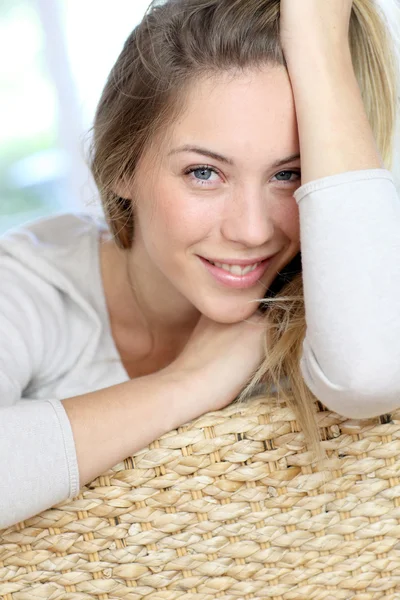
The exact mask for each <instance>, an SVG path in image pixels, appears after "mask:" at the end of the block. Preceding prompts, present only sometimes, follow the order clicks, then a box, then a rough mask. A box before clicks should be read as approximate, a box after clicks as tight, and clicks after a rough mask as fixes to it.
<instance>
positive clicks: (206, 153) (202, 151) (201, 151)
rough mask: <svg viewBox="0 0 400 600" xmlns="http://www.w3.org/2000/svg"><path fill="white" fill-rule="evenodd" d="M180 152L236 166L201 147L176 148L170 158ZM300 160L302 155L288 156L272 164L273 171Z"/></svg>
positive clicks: (223, 157) (232, 162) (220, 155)
mask: <svg viewBox="0 0 400 600" xmlns="http://www.w3.org/2000/svg"><path fill="white" fill-rule="evenodd" d="M180 152H194V153H195V154H202V155H203V156H208V157H209V158H212V159H214V160H218V161H220V162H222V163H225V164H227V165H234V161H233V160H232V159H231V158H227V157H226V156H222V154H218V153H217V152H213V151H212V150H207V148H200V147H199V146H189V145H187V146H180V147H179V148H175V149H174V150H171V152H170V153H169V156H171V154H179V153H180ZM299 158H300V154H292V155H291V156H286V157H285V158H281V159H279V160H277V161H275V162H274V163H272V165H271V168H272V169H278V168H279V167H282V166H283V165H286V164H288V163H291V162H293V161H295V160H298V159H299Z"/></svg>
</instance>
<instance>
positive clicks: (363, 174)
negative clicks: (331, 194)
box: [293, 169, 395, 204]
mask: <svg viewBox="0 0 400 600" xmlns="http://www.w3.org/2000/svg"><path fill="white" fill-rule="evenodd" d="M367 179H375V180H376V179H388V180H389V181H391V182H392V183H393V185H395V181H394V177H393V175H392V173H391V172H390V171H388V170H387V169H362V170H359V171H346V172H345V173H337V174H336V175H329V176H328V177H321V178H320V179H316V180H315V181H309V182H308V183H306V184H305V185H302V186H300V187H299V188H298V189H297V190H296V191H295V192H294V194H293V196H294V198H295V200H296V202H297V204H299V203H300V202H301V200H303V198H305V197H306V196H307V195H308V194H310V193H311V192H316V191H318V190H322V189H328V188H331V187H336V186H340V185H343V184H344V185H345V184H348V183H354V182H356V181H364V180H367Z"/></svg>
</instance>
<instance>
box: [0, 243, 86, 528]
mask: <svg viewBox="0 0 400 600" xmlns="http://www.w3.org/2000/svg"><path fill="white" fill-rule="evenodd" d="M0 281H1V288H0V488H1V491H0V528H4V527H7V526H9V525H12V524H14V523H16V522H18V521H21V520H23V519H26V518H28V517H31V516H33V515H35V514H38V513H39V512H41V511H42V510H45V509H47V508H50V507H51V506H54V505H55V504H57V503H59V502H61V501H63V500H65V499H67V498H69V497H73V496H75V495H76V494H77V493H78V490H79V472H78V464H77V458H76V452H75V444H74V439H73V434H72V429H71V426H70V422H69V420H68V417H67V414H66V412H65V409H64V408H63V405H62V403H61V400H59V399H57V398H49V399H35V400H29V393H27V392H26V391H27V390H29V386H30V383H31V382H32V380H34V379H35V378H36V379H37V380H38V381H39V382H40V376H41V375H42V374H47V373H48V372H50V371H51V370H52V369H53V367H54V365H55V359H56V357H57V356H58V355H59V352H58V347H59V342H60V334H59V332H60V327H61V328H62V327H64V328H65V327H68V324H67V323H66V322H65V314H64V311H63V306H62V302H61V301H60V298H59V297H58V294H57V292H56V290H55V289H54V288H52V287H51V286H50V285H49V284H47V283H46V282H44V281H42V280H41V279H40V277H38V276H36V275H35V274H33V273H32V272H30V271H29V269H26V268H24V267H23V266H22V265H21V264H19V263H18V261H16V260H14V259H13V258H11V257H8V256H7V255H1V256H0Z"/></svg>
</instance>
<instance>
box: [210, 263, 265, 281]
mask: <svg viewBox="0 0 400 600" xmlns="http://www.w3.org/2000/svg"><path fill="white" fill-rule="evenodd" d="M213 264H215V266H216V267H218V268H219V269H223V270H224V271H228V273H232V275H236V276H241V277H243V276H244V275H247V273H251V272H252V271H254V270H255V269H256V268H257V267H258V265H259V264H260V263H255V264H254V265H248V266H247V267H241V266H240V265H227V264H222V263H217V262H216V263H213Z"/></svg>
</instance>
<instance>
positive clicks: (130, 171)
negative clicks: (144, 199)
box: [90, 0, 400, 459]
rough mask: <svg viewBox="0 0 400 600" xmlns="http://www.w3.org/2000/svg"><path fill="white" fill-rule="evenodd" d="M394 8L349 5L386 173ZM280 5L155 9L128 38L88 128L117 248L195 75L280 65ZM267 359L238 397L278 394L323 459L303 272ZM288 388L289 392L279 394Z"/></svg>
mask: <svg viewBox="0 0 400 600" xmlns="http://www.w3.org/2000/svg"><path fill="white" fill-rule="evenodd" d="M391 9H393V11H394V10H395V5H394V4H392V5H391V0H380V1H378V0H354V4H353V11H352V15H351V21H350V34H349V36H350V37H349V39H350V47H351V53H352V58H353V64H354V70H355V74H356V77H357V80H358V83H359V86H360V89H361V93H362V97H363V101H364V104H365V108H366V113H367V116H368V118H369V122H370V125H371V128H372V131H373V133H374V135H375V139H376V141H377V145H378V148H379V150H380V152H381V155H382V158H383V160H384V163H385V166H386V168H388V169H391V167H392V160H393V148H394V133H395V128H396V115H397V101H398V98H397V96H398V92H399V89H400V85H399V55H398V46H397V44H396V39H395V35H396V34H395V32H396V27H399V26H400V18H399V23H398V24H397V25H396V24H395V22H394V16H393V14H392V13H391ZM279 19H280V1H279V0H166V1H165V2H157V1H154V2H153V3H152V4H151V5H150V7H149V9H148V11H147V13H146V15H145V16H144V18H143V20H142V22H141V23H140V24H139V25H138V26H137V27H136V28H135V29H134V30H133V32H132V33H131V35H130V36H129V37H128V39H127V41H126V43H125V45H124V48H123V50H122V52H121V54H120V56H119V58H118V60H117V62H116V63H115V65H114V67H113V69H112V71H111V73H110V75H109V78H108V80H107V83H106V86H105V88H104V90H103V93H102V96H101V99H100V102H99V105H98V108H97V112H96V116H95V122H94V127H93V133H94V135H93V142H92V148H91V160H90V166H91V170H92V173H93V176H94V178H95V181H96V184H97V186H98V189H99V192H100V196H101V200H102V205H103V210H104V213H105V217H106V220H107V222H108V225H109V227H110V230H111V232H112V233H113V235H114V239H115V241H116V243H117V244H118V246H119V247H121V248H124V249H126V248H130V247H131V244H132V240H133V235H134V215H133V208H132V203H131V201H129V200H126V199H124V198H121V197H120V196H119V195H118V194H117V193H116V189H117V188H118V183H119V182H121V181H126V180H127V179H128V180H131V181H132V180H133V179H134V177H135V172H136V167H137V165H138V162H139V160H140V158H141V157H142V156H143V153H144V152H145V151H146V150H148V148H149V147H150V146H151V145H152V143H153V142H154V139H155V137H156V135H158V134H160V132H163V131H164V132H165V131H166V130H167V128H168V127H169V126H170V125H171V124H172V123H173V122H174V121H175V119H176V118H177V116H178V115H179V114H180V112H181V111H182V107H183V104H184V102H183V98H184V95H185V91H186V90H187V89H188V87H189V86H190V83H191V81H193V80H194V78H198V77H199V75H204V74H209V73H215V72H216V73H218V72H220V71H226V70H228V69H232V68H236V69H237V68H239V69H243V68H246V67H251V66H256V65H260V64H270V65H271V66H282V65H283V66H285V67H286V61H285V58H284V55H283V52H282V48H281V44H280V36H279ZM266 302H267V303H268V312H267V313H266V324H267V328H268V331H267V336H266V352H265V360H264V362H263V364H262V366H261V367H260V369H259V371H258V372H257V373H256V375H255V376H254V377H253V379H252V381H251V382H250V383H249V385H248V386H247V387H246V389H245V390H244V392H243V394H242V395H241V396H240V398H239V401H241V400H243V399H244V398H246V397H248V395H249V394H251V393H252V392H254V389H255V386H257V385H258V384H259V382H260V381H264V382H266V381H268V382H270V383H273V384H274V385H275V388H276V391H277V398H279V399H284V400H285V401H286V402H287V404H288V406H289V407H291V408H292V409H293V411H294V412H295V414H296V417H297V419H298V422H299V425H300V427H301V429H302V431H303V434H304V437H305V440H306V441H307V442H308V443H309V445H310V447H311V449H312V450H313V451H314V453H315V455H316V456H317V457H318V458H319V459H322V458H323V457H324V455H325V454H324V452H322V448H321V444H320V441H321V440H320V435H319V429H318V426H317V423H316V420H315V410H316V403H318V400H317V399H316V398H315V396H314V395H313V394H312V393H311V391H310V390H309V389H308V388H307V386H306V385H305V383H304V380H303V377H302V374H301V371H300V358H301V355H302V344H303V340H304V337H305V332H306V320H305V307H304V296H303V281H302V274H301V272H300V273H298V274H297V275H296V276H295V278H294V279H292V280H291V281H290V282H289V283H287V284H286V285H285V286H284V287H283V288H282V290H281V293H280V295H279V296H277V297H275V298H272V299H269V300H267V301H266ZM283 381H285V382H286V384H285V385H282V382H283Z"/></svg>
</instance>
